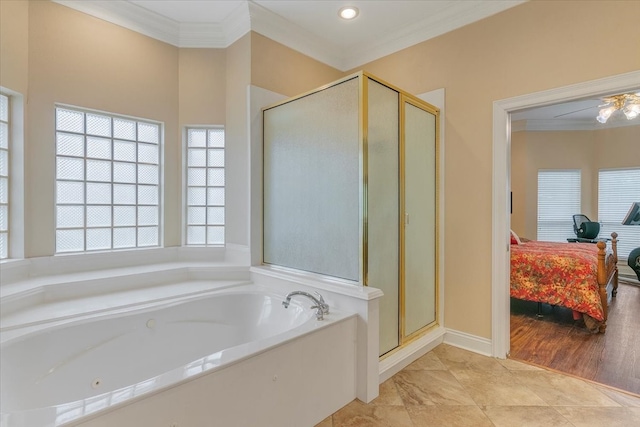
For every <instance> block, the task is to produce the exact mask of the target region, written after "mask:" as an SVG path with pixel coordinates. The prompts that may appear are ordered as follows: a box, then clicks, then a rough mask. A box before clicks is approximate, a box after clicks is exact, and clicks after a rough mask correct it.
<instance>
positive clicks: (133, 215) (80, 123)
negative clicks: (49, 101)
mask: <svg viewBox="0 0 640 427" xmlns="http://www.w3.org/2000/svg"><path fill="white" fill-rule="evenodd" d="M161 134H162V126H161V124H159V123H154V122H149V121H142V120H138V119H133V118H128V117H121V116H116V115H112V114H108V113H97V112H89V111H83V110H79V109H75V108H68V107H57V108H56V253H67V252H88V251H103V250H112V249H128V248H140V247H153V246H159V245H160V205H159V200H160V152H161V149H160V148H161Z"/></svg>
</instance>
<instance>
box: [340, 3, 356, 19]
mask: <svg viewBox="0 0 640 427" xmlns="http://www.w3.org/2000/svg"><path fill="white" fill-rule="evenodd" d="M358 13H359V11H358V8H357V7H354V6H345V7H343V8H342V9H340V11H338V15H340V18H342V19H346V20H350V19H354V18H355V17H356V16H358Z"/></svg>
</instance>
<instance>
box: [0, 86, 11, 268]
mask: <svg viewBox="0 0 640 427" xmlns="http://www.w3.org/2000/svg"><path fill="white" fill-rule="evenodd" d="M8 257H9V97H8V96H6V95H4V94H0V259H5V258H8Z"/></svg>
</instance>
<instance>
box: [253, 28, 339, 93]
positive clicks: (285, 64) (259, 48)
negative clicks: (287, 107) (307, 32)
mask: <svg viewBox="0 0 640 427" xmlns="http://www.w3.org/2000/svg"><path fill="white" fill-rule="evenodd" d="M251 47H252V49H251V83H252V84H253V85H255V86H259V87H261V88H263V89H268V90H270V91H273V92H276V93H281V94H283V95H286V96H296V95H299V94H301V93H304V92H307V91H310V90H313V89H316V88H318V87H320V86H323V85H325V84H327V83H330V82H332V81H334V80H338V79H339V78H341V77H343V76H344V75H345V73H343V72H341V71H339V70H337V69H335V68H333V67H330V66H328V65H325V64H323V63H322V62H319V61H316V60H315V59H313V58H310V57H308V56H306V55H303V54H301V53H300V52H297V51H295V50H293V49H290V48H288V47H286V46H284V45H282V44H280V43H277V42H275V41H273V40H271V39H269V38H267V37H265V36H263V35H261V34H258V33H251Z"/></svg>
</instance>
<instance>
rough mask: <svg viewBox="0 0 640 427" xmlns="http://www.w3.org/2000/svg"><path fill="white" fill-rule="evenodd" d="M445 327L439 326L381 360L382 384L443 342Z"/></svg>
mask: <svg viewBox="0 0 640 427" xmlns="http://www.w3.org/2000/svg"><path fill="white" fill-rule="evenodd" d="M444 334H445V329H444V328H442V327H438V328H437V329H435V330H433V331H430V332H429V333H428V334H426V335H424V336H422V337H420V338H418V339H417V340H415V341H413V342H411V343H410V344H408V345H407V346H405V347H404V348H401V349H400V350H398V351H396V352H395V353H393V354H391V355H389V356H387V357H385V358H384V359H382V360H381V361H380V368H379V369H380V384H382V383H383V382H385V381H386V380H388V379H389V378H391V377H392V376H394V375H395V374H397V373H398V372H400V371H401V370H403V369H404V368H405V367H407V366H409V365H410V364H411V363H413V362H414V361H416V360H417V359H419V358H420V357H422V356H424V355H425V354H426V353H428V352H430V351H431V350H433V349H434V348H436V347H437V346H438V345H439V344H441V343H442V337H443V335H444Z"/></svg>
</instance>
